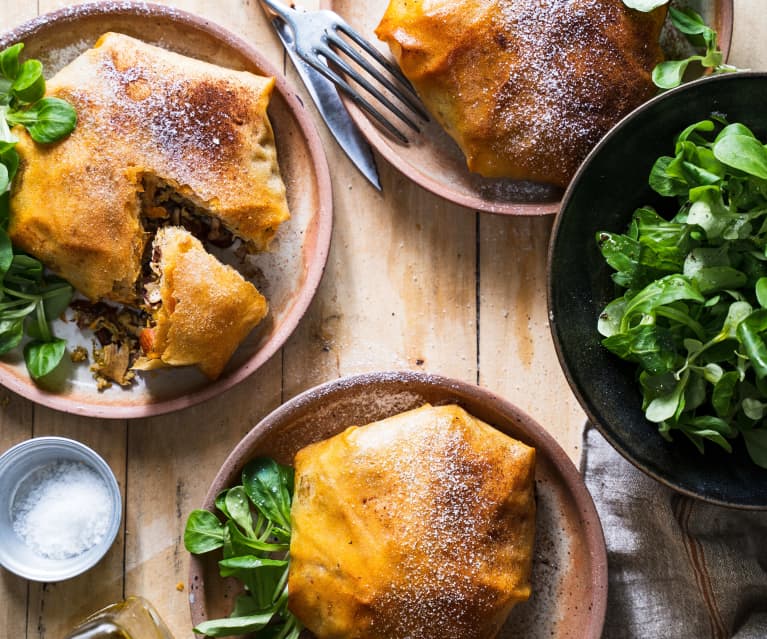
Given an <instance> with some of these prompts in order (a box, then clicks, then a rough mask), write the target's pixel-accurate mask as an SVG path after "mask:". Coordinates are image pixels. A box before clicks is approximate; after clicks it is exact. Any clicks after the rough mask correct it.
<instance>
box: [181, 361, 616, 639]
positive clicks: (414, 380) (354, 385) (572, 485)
mask: <svg viewBox="0 0 767 639" xmlns="http://www.w3.org/2000/svg"><path fill="white" fill-rule="evenodd" d="M371 384H375V385H381V384H384V385H385V384H390V385H392V386H393V387H396V386H398V385H403V384H414V385H418V386H420V387H429V388H435V389H440V390H444V391H446V392H448V393H453V394H455V396H456V401H458V400H459V398H460V397H468V398H469V399H470V400H472V401H475V402H481V403H484V404H486V405H489V406H492V408H493V409H494V410H495V411H496V412H498V413H500V414H502V415H503V416H505V417H507V418H508V419H509V421H512V422H514V423H522V424H524V430H525V431H526V432H528V433H530V434H532V435H533V436H534V437H535V438H537V440H538V443H536V444H535V446H536V448H540V449H542V450H545V454H546V457H547V459H548V460H549V462H550V463H551V465H552V466H553V467H554V469H555V470H556V472H557V473H559V474H560V475H561V476H562V478H563V479H564V484H565V485H566V486H567V488H568V490H569V491H570V494H571V495H572V497H573V503H574V510H575V511H577V513H578V515H579V517H580V521H581V522H582V527H583V530H584V536H585V538H586V543H587V545H588V556H589V558H590V560H591V566H592V571H591V574H590V577H591V578H590V584H591V587H592V589H593V593H594V595H595V597H594V599H593V600H592V601H590V602H589V603H590V605H589V611H590V615H589V625H588V627H587V628H584V629H583V630H584V634H583V635H582V637H583V639H599V637H601V635H602V630H603V628H604V622H605V617H606V612H607V592H608V571H607V547H606V544H605V537H604V531H603V529H602V523H601V520H600V518H599V513H598V512H597V509H596V505H595V504H594V500H593V498H592V496H591V493H590V492H589V490H588V488H587V487H586V484H585V482H584V481H583V478H582V476H581V475H580V473H579V471H578V469H577V468H576V466H575V464H574V463H573V462H572V461H571V459H570V458H569V457H568V455H567V453H565V451H564V449H562V447H561V446H560V445H559V444H558V443H557V441H556V439H554V437H553V436H552V435H551V434H550V433H549V432H548V431H547V430H546V429H545V428H543V426H541V425H540V424H539V423H538V422H537V421H536V420H535V419H534V418H533V417H531V416H530V415H529V414H528V413H526V412H524V411H522V410H521V409H520V408H518V407H517V406H515V405H514V404H512V403H511V402H509V401H508V400H506V399H504V398H502V397H501V396H499V395H497V394H496V393H494V392H492V391H490V390H489V389H486V388H484V387H482V386H478V385H476V384H472V383H470V382H465V381H463V380H459V379H454V378H449V377H445V376H442V375H438V374H434V373H427V372H421V371H412V370H392V371H377V372H368V373H359V374H353V375H348V376H345V377H340V378H338V379H335V380H331V381H327V382H324V383H322V384H319V385H317V386H314V387H312V388H309V389H307V390H305V391H303V392H301V393H299V394H298V395H296V396H294V397H292V398H291V399H289V400H287V401H286V402H284V403H283V404H281V405H280V406H278V407H277V408H275V409H274V410H273V411H271V412H270V413H269V414H268V415H266V416H265V417H264V418H262V419H261V420H260V421H259V422H258V423H257V424H256V425H255V426H253V428H251V429H250V430H249V431H248V432H247V433H246V434H245V436H244V437H243V438H242V439H241V440H240V441H239V442H238V444H237V445H236V446H235V447H234V448H233V449H232V451H231V452H230V453H229V455H227V457H226V459H225V460H224V462H223V463H222V465H221V467H220V468H219V470H218V472H217V473H216V475H215V477H214V479H213V481H212V482H211V484H210V487H209V488H208V491H207V493H206V495H205V498H204V502H203V505H202V506H201V508H203V509H207V510H212V509H213V507H214V505H215V499H216V495H218V493H219V492H220V491H221V490H223V489H224V488H227V487H229V486H230V485H231V484H232V482H233V481H235V478H236V473H237V472H238V469H239V468H241V465H242V464H241V463H240V462H241V461H242V460H243V459H244V458H245V457H246V455H247V454H248V453H249V451H250V450H251V449H252V448H253V447H254V446H255V445H256V444H257V443H258V442H259V440H261V439H263V438H264V437H266V436H267V435H269V434H270V433H272V432H274V431H275V430H278V429H279V428H280V427H281V426H282V425H283V424H285V423H291V422H292V421H293V419H294V418H296V417H299V416H301V415H302V414H305V413H306V410H307V409H308V408H310V407H311V406H312V405H314V404H315V403H317V402H322V401H323V400H325V399H328V398H330V397H332V396H333V395H334V394H336V393H342V392H348V391H349V390H353V389H363V388H365V387H367V386H369V385H371ZM201 562H202V559H201V558H200V557H199V556H196V555H191V561H190V567H189V578H188V582H189V585H190V593H193V592H195V588H196V587H197V586H199V585H200V584H204V581H203V578H202V576H201V575H200V576H199V579H198V578H197V576H198V575H199V574H200V573H201V570H200V566H201ZM189 603H190V612H191V615H192V620H193V622H195V623H197V621H196V620H197V619H199V618H201V617H200V611H203V610H204V607H205V603H204V600H203V599H202V598H201V597H199V596H194V597H192V596H190V599H189Z"/></svg>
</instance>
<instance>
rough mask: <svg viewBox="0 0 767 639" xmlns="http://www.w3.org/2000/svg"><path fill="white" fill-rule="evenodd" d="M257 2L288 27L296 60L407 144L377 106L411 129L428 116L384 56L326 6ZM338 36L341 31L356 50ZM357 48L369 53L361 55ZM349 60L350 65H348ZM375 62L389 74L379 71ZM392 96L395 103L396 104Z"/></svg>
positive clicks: (417, 127)
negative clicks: (308, 7) (302, 8)
mask: <svg viewBox="0 0 767 639" xmlns="http://www.w3.org/2000/svg"><path fill="white" fill-rule="evenodd" d="M260 2H261V5H262V6H263V8H264V10H265V11H266V12H267V13H269V14H270V15H271V16H273V17H279V18H280V19H282V20H284V21H285V23H286V24H287V25H288V27H290V30H291V31H292V32H293V37H294V39H295V47H296V53H298V55H299V56H300V57H301V59H302V60H303V61H304V62H306V63H307V64H308V65H310V66H311V67H313V68H314V69H316V70H317V71H318V72H319V73H321V74H322V75H323V76H325V77H326V78H327V79H328V80H330V81H331V82H333V84H335V85H336V87H338V89H340V90H341V91H342V92H343V93H344V94H345V95H347V96H348V97H349V98H350V99H351V100H352V102H354V104H356V105H357V106H358V107H360V108H361V109H363V110H364V111H365V112H366V113H368V114H369V115H370V116H371V117H372V118H373V119H374V120H375V121H376V122H377V123H378V124H379V125H380V126H382V127H383V128H384V129H385V130H386V131H388V132H389V133H390V134H391V135H393V136H394V137H395V138H396V139H397V140H399V141H400V142H402V143H403V144H407V143H408V138H407V136H406V135H405V134H404V133H402V131H400V129H398V128H397V126H395V124H394V123H393V122H392V121H391V119H390V117H387V116H386V115H384V112H382V111H381V109H380V107H384V108H385V110H386V111H388V112H389V113H390V114H393V115H394V116H396V118H398V119H399V120H400V121H401V122H402V123H404V124H405V125H406V126H407V127H408V128H409V129H411V130H412V131H414V132H416V133H419V132H420V126H419V125H418V122H417V121H418V120H419V119H420V120H423V121H428V119H429V116H428V115H427V114H426V111H425V110H424V108H423V106H421V104H420V100H419V99H418V96H417V94H416V93H415V90H414V89H413V87H412V85H411V84H410V82H409V81H408V80H407V78H405V76H404V75H403V74H402V71H400V69H399V68H398V67H397V66H396V65H394V64H392V63H391V62H390V61H389V60H388V59H386V58H385V57H384V56H383V54H381V52H380V51H378V49H376V48H375V47H374V46H373V45H372V44H370V43H369V42H368V41H367V40H365V38H363V37H362V36H361V35H360V34H359V33H358V32H357V31H355V30H354V29H353V28H352V27H351V26H349V24H347V22H346V21H345V20H344V19H343V18H342V17H341V16H339V15H338V14H337V13H334V12H333V11H326V10H321V11H297V10H296V9H293V8H291V7H289V6H287V5H285V4H283V3H282V2H279V1H278V0H260ZM342 36H346V38H348V39H349V40H350V41H351V42H353V43H355V44H356V45H357V46H358V47H359V49H357V48H355V47H354V46H352V45H351V44H350V42H349V41H348V40H347V39H346V38H344V37H342ZM360 49H361V50H362V52H365V53H367V56H369V57H366V56H365V55H363V53H362V52H361V51H360ZM370 58H372V59H373V61H374V62H375V63H377V64H375V63H374V62H373V61H371V59H370ZM349 61H352V62H353V63H354V64H355V65H356V67H354V66H352V65H351V64H349ZM379 67H381V68H383V69H384V70H385V71H387V72H388V73H389V74H390V76H387V75H386V74H385V73H383V72H382V71H381V68H379ZM336 69H338V70H339V71H340V72H341V73H339V72H338V71H336ZM342 74H343V75H342ZM365 74H367V75H365ZM344 76H346V77H348V78H349V79H350V80H352V81H353V82H354V83H355V84H356V85H358V86H359V87H361V88H362V89H364V91H365V92H366V93H367V94H368V95H369V96H372V97H373V98H374V99H375V103H374V102H373V101H371V100H370V99H368V98H367V97H366V96H365V95H363V94H362V93H360V91H358V90H357V89H356V88H355V87H354V86H352V85H351V84H350V83H349V82H348V81H347V79H346V78H345V77H344ZM371 78H372V79H373V80H375V82H378V83H379V84H380V85H381V86H382V87H384V88H385V89H386V91H388V93H389V95H387V94H386V93H384V91H382V90H381V89H379V87H377V86H376V85H375V84H374V82H373V81H371ZM392 98H394V100H393V99H392ZM395 100H396V101H397V102H399V104H396V103H395ZM376 103H377V105H378V106H376Z"/></svg>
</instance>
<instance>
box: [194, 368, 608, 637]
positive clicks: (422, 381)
mask: <svg viewBox="0 0 767 639" xmlns="http://www.w3.org/2000/svg"><path fill="white" fill-rule="evenodd" d="M426 402H429V403H431V404H435V405H439V404H448V403H457V404H459V405H461V406H462V407H464V408H465V409H466V410H467V411H469V412H470V413H471V414H473V415H474V416H476V417H478V418H479V419H482V420H483V421H485V422H487V423H489V424H491V425H493V426H495V427H496V428H497V429H499V430H501V431H503V432H504V433H506V434H508V435H510V436H512V437H515V438H517V439H519V440H521V441H523V442H524V443H526V444H529V445H531V446H534V447H535V448H536V449H537V465H536V477H535V481H536V496H537V503H538V512H537V533H536V534H537V536H536V546H535V557H534V564H533V577H532V580H533V596H532V597H531V599H530V600H529V601H527V602H525V603H524V604H521V605H519V606H517V607H516V608H514V610H513V611H512V613H511V616H510V617H509V619H508V622H507V623H506V624H505V626H504V627H503V630H502V631H501V634H500V635H499V637H500V638H501V639H511V638H512V637H525V638H526V639H538V638H540V639H543V638H546V639H564V638H566V637H567V638H572V639H598V638H599V637H600V636H601V633H602V624H603V622H604V615H605V606H606V602H607V557H606V551H605V544H604V537H603V535H602V528H601V525H600V523H599V518H598V516H597V512H596V510H595V508H594V503H593V502H592V500H591V496H590V495H589V493H588V491H587V490H586V487H585V485H584V483H583V481H582V480H581V477H580V475H579V474H578V472H577V471H576V469H575V467H574V466H573V464H572V462H571V461H570V460H569V459H568V457H567V456H566V455H565V453H564V451H563V450H562V449H561V448H560V447H559V445H558V444H557V443H556V442H555V441H554V439H553V438H552V437H551V436H550V435H549V434H548V433H547V432H546V431H545V430H544V429H543V428H542V427H541V426H539V425H538V424H537V423H536V422H535V421H533V420H532V419H531V418H530V417H528V416H527V415H525V414H524V413H522V412H521V411H520V410H519V409H517V408H515V407H514V406H512V405H511V404H509V403H508V402H506V401H505V400H503V399H501V398H499V397H497V396H496V395H493V394H492V393H490V392H488V391H486V390H483V389H481V388H479V387H477V386H474V385H471V384H467V383H465V382H460V381H456V380H451V379H446V378H443V377H437V376H434V375H427V374H424V373H416V372H395V373H371V374H366V375H359V376H356V377H349V378H345V379H340V380H337V381H333V382H330V383H327V384H324V385H322V386H319V387H317V388H314V389H312V390H309V391H307V392H305V393H303V394H302V395H299V396H298V397H295V398H294V399H292V400H290V401H289V402H287V403H286V404H283V405H282V406H281V407H280V408H278V409H277V410H275V411H274V412H273V413H271V414H270V415H268V416H267V417H266V418H265V419H263V420H262V421H261V422H260V423H259V424H258V425H256V426H255V427H254V428H253V429H252V430H251V431H250V432H249V433H248V434H247V435H246V436H245V437H244V438H243V440H242V441H241V442H240V443H239V444H238V445H237V446H236V447H235V449H234V450H233V451H232V453H231V454H230V455H229V457H228V458H227V459H226V461H225V462H224V464H223V466H222V467H221V470H220V471H219V472H218V474H217V475H216V477H215V479H214V480H213V484H212V485H211V486H210V489H209V490H208V494H207V496H206V498H205V503H204V504H203V508H206V509H208V510H212V509H213V504H214V500H215V497H216V495H217V494H218V493H219V492H220V491H221V490H222V489H224V488H227V487H229V486H233V485H236V484H238V483H240V473H241V471H242V467H243V465H244V464H245V463H246V462H247V461H248V460H250V459H252V458H253V457H256V456H258V455H267V456H271V457H274V458H275V459H277V460H278V461H280V462H282V463H285V464H291V463H292V462H293V457H294V455H295V454H296V452H297V451H298V450H299V449H301V448H302V447H304V446H306V445H307V444H310V443H312V442H316V441H319V440H322V439H325V438H327V437H331V436H332V435H335V434H337V433H339V432H341V431H342V430H344V429H345V428H346V427H347V426H351V425H355V424H366V423H369V422H372V421H376V420H379V419H383V418H385V417H389V416H391V415H395V414H397V413H400V412H402V411H405V410H409V409H411V408H416V407H418V406H421V405H422V404H424V403H426ZM215 555H216V553H215V552H212V553H209V554H207V555H202V556H194V555H193V556H192V558H191V570H190V577H189V586H190V588H189V601H190V607H191V613H192V622H193V623H194V624H195V625H196V624H198V623H200V622H202V621H204V620H206V619H214V618H217V617H221V616H228V615H229V613H230V611H231V608H232V603H233V600H234V597H235V595H236V594H237V592H238V585H237V582H235V581H233V580H223V579H221V578H220V577H219V574H218V565H217V563H216V562H217V560H218V559H219V557H217V556H215Z"/></svg>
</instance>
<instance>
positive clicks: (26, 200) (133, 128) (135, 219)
mask: <svg viewBox="0 0 767 639" xmlns="http://www.w3.org/2000/svg"><path fill="white" fill-rule="evenodd" d="M273 86H274V79H273V78H264V77H259V76H256V75H254V74H252V73H248V72H245V71H233V70H230V69H225V68H222V67H219V66H216V65H212V64H207V63H204V62H201V61H199V60H194V59H192V58H188V57H184V56H181V55H178V54H175V53H172V52H169V51H166V50H164V49H161V48H158V47H154V46H151V45H148V44H146V43H144V42H141V41H139V40H136V39H134V38H130V37H128V36H125V35H121V34H115V33H108V34H105V35H104V36H102V37H101V38H100V39H99V41H98V42H97V43H96V45H95V47H94V48H92V49H90V50H88V51H86V52H85V53H83V54H82V55H81V56H79V57H78V58H77V59H75V60H74V61H73V62H72V63H71V64H69V65H68V66H66V67H65V68H64V69H62V70H61V71H60V72H59V73H57V74H56V75H55V76H54V77H53V78H52V79H51V80H50V81H49V82H48V95H51V96H57V97H61V98H64V99H66V100H68V101H69V102H71V103H72V104H73V105H74V106H75V108H76V110H77V114H78V125H77V128H76V129H75V131H74V132H73V133H72V135H71V136H69V137H68V138H66V139H65V140H63V141H61V142H59V143H57V144H54V145H50V146H42V145H38V144H35V143H33V142H32V141H31V140H30V138H29V137H28V135H27V134H26V132H25V131H24V130H23V129H21V128H20V127H17V128H16V129H14V133H15V134H16V135H17V137H18V138H19V144H18V146H17V149H18V151H19V154H20V156H21V166H20V169H19V173H18V178H17V180H16V182H15V183H14V186H13V192H12V200H11V213H12V215H11V223H10V229H9V230H10V234H11V238H12V239H13V242H14V243H15V244H16V245H17V246H19V247H20V248H22V249H24V250H26V251H27V252H29V253H31V254H32V255H34V256H35V257H37V258H38V259H40V260H41V261H42V262H43V263H44V264H45V265H46V266H48V267H49V268H50V269H52V270H53V271H55V272H56V273H57V274H59V275H61V276H62V277H64V278H65V279H67V280H68V281H69V282H70V283H72V284H73V285H74V286H75V288H77V289H78V290H79V291H80V292H82V293H83V294H84V295H86V296H87V297H89V298H90V299H92V300H96V299H103V298H105V299H110V300H114V301H118V302H125V303H135V302H136V297H137V293H138V292H139V291H137V286H136V283H137V281H138V279H139V276H140V274H141V264H140V262H141V257H142V253H143V249H144V245H145V244H146V241H147V238H148V234H147V233H145V232H144V231H143V228H142V224H141V218H140V216H141V214H142V210H141V205H140V199H141V198H140V194H141V191H142V190H143V189H144V184H145V177H147V176H150V177H151V178H152V180H153V183H156V182H157V181H158V180H159V181H160V182H162V183H164V184H167V185H169V186H170V187H171V188H172V189H173V190H174V191H176V192H178V193H179V194H180V195H181V196H183V197H184V198H186V199H187V200H189V201H190V202H191V203H192V204H193V205H196V206H198V207H199V208H201V209H204V210H205V211H206V212H207V213H208V214H209V215H212V216H214V217H217V218H220V220H221V221H222V223H223V224H224V225H225V226H226V227H228V228H229V229H230V230H231V231H232V232H233V233H234V234H235V235H236V236H238V237H241V238H242V239H244V240H245V241H246V242H248V243H250V244H252V245H253V246H254V247H255V248H258V249H263V248H266V246H267V245H268V243H269V240H270V239H271V237H272V236H273V235H274V233H275V231H276V229H277V227H278V225H279V224H280V223H281V222H282V221H284V220H286V219H287V218H288V217H289V213H288V208H287V201H286V197H285V187H284V185H283V182H282V179H281V177H280V172H279V168H278V165H277V153H276V147H275V143H274V136H273V133H272V128H271V125H270V123H269V120H268V117H267V114H266V108H267V105H268V102H269V98H270V95H271V92H272V88H273Z"/></svg>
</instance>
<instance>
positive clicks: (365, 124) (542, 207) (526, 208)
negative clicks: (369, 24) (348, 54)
mask: <svg viewBox="0 0 767 639" xmlns="http://www.w3.org/2000/svg"><path fill="white" fill-rule="evenodd" d="M712 1H713V2H714V3H715V5H714V9H715V11H716V21H717V22H718V23H719V24H720V25H721V27H722V28H721V29H720V30H719V31H718V32H717V36H718V44H719V48H720V50H721V52H722V55H723V60H724V62H726V61H727V59H728V58H729V55H730V48H731V46H732V31H733V19H734V0H712ZM333 6H334V0H320V7H321V8H322V9H330V10H332V9H333ZM341 99H342V101H343V102H344V104H345V105H346V106H347V108H349V109H350V114H351V115H352V118H353V119H354V121H355V123H356V124H357V126H358V127H359V129H360V131H361V132H362V134H363V135H364V137H365V139H366V140H368V142H370V144H371V146H373V147H374V148H375V149H376V151H377V152H378V153H379V154H380V155H381V156H382V157H383V158H384V159H386V161H387V162H388V163H389V164H390V165H391V166H392V167H394V168H395V169H396V170H397V171H398V172H399V173H401V174H402V175H404V176H405V177H407V178H408V179H409V180H411V181H412V182H414V183H415V184H418V185H419V186H421V187H422V188H424V189H426V190H427V191H429V192H430V193H433V194H434V195H436V196H438V197H440V198H442V199H444V200H447V201H448V202H452V203H454V204H458V205H460V206H463V207H464V208H467V209H471V210H473V211H482V212H485V213H491V214H496V215H509V216H512V217H522V218H524V217H540V216H546V215H548V216H555V215H556V214H557V213H558V212H559V211H560V210H561V209H562V204H563V203H564V201H565V194H564V193H563V194H562V197H561V198H560V199H558V200H550V201H540V202H522V201H521V202H504V201H489V200H487V199H485V198H482V197H479V196H475V195H469V194H465V193H461V192H459V191H456V190H452V189H450V188H449V187H448V185H446V183H445V182H441V181H440V180H438V179H436V178H434V177H432V176H431V175H429V174H427V173H424V172H423V171H421V170H420V168H419V167H418V166H414V165H413V164H411V163H410V162H408V161H407V160H405V159H404V158H403V156H402V155H400V154H399V153H398V152H397V149H396V147H395V146H390V145H389V144H387V143H386V142H385V141H386V136H385V135H384V134H382V133H381V132H380V131H379V129H378V128H377V127H376V126H375V125H374V124H373V123H372V122H371V121H370V119H368V117H366V116H365V115H364V114H363V113H362V112H361V111H360V110H359V109H358V108H356V107H355V105H354V103H353V102H352V101H351V100H350V99H349V98H347V97H346V95H344V94H343V93H342V94H341ZM650 99H651V100H652V99H654V98H650ZM643 104H645V103H643ZM640 106H641V105H640ZM466 170H467V171H468V169H466ZM576 175H577V173H576ZM574 180H575V175H573V177H572V178H571V179H570V182H569V184H568V187H569V185H570V184H572V183H573V181H574ZM566 190H567V189H565V191H566Z"/></svg>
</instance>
